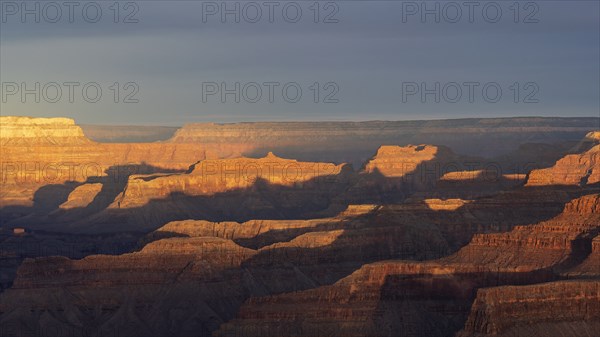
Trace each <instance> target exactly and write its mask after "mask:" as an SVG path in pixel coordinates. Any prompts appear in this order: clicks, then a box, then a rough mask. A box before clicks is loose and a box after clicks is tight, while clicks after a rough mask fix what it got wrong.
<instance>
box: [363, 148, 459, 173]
mask: <svg viewBox="0 0 600 337" xmlns="http://www.w3.org/2000/svg"><path fill="white" fill-rule="evenodd" d="M452 156H453V153H452V152H451V151H450V150H449V149H447V148H444V147H438V146H432V145H408V146H396V145H384V146H381V147H380V148H379V149H378V150H377V154H376V155H375V156H374V157H373V158H372V159H371V160H369V162H368V163H367V164H366V165H365V168H364V172H365V173H374V172H379V173H380V174H382V175H383V176H385V177H390V178H398V177H403V176H405V175H408V174H412V173H414V172H415V171H416V170H418V169H419V165H423V164H425V163H427V162H432V161H440V160H448V159H450V157H452Z"/></svg>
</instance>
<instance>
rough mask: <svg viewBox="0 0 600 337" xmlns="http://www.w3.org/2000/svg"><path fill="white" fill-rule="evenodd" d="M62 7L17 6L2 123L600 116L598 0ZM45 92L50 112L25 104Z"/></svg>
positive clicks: (6, 38) (1, 54)
mask: <svg viewBox="0 0 600 337" xmlns="http://www.w3.org/2000/svg"><path fill="white" fill-rule="evenodd" d="M14 4H18V6H16V7H15V6H14ZM55 4H56V6H53V5H51V6H47V3H45V2H33V1H31V2H26V3H25V4H24V6H28V7H22V5H23V2H10V1H2V6H3V7H2V10H3V11H2V18H1V19H2V21H1V22H2V23H1V29H0V38H1V43H2V47H1V50H0V59H1V62H0V66H1V72H0V73H1V75H0V76H1V80H2V85H3V86H2V93H3V97H2V103H1V109H2V114H3V115H27V116H38V117H41V116H57V115H60V116H65V117H71V118H74V119H76V120H77V122H79V123H93V124H150V125H173V126H179V125H182V124H184V123H188V122H194V121H211V122H237V121H290V120H407V119H440V118H441V119H443V118H461V117H499V116H561V115H565V114H568V115H569V116H590V117H595V116H598V115H599V111H600V105H599V104H600V103H599V95H598V93H599V91H600V87H599V82H598V78H599V77H600V68H599V62H598V60H599V59H600V51H599V50H600V49H599V41H600V36H599V31H600V27H599V25H598V22H599V15H600V14H599V13H600V8H599V3H598V2H597V1H536V2H520V3H518V6H517V5H515V4H514V3H513V2H511V1H498V2H492V3H489V2H488V3H486V2H482V3H479V2H475V3H473V4H472V5H471V6H469V5H465V4H463V3H462V2H434V1H431V2H407V1H403V2H401V1H398V2H395V1H336V2H320V3H318V4H316V5H315V3H313V2H311V1H296V2H282V3H275V4H274V5H271V6H269V5H268V4H265V3H264V2H250V5H248V3H247V2H235V1H220V2H200V1H137V2H135V3H128V2H120V3H119V6H116V7H115V5H114V3H113V2H109V1H100V2H95V3H94V4H95V5H93V6H92V5H86V3H79V5H77V6H73V7H72V8H70V7H69V6H67V5H64V4H62V3H60V2H58V3H55ZM36 6H39V8H38V9H36ZM236 6H237V7H236ZM436 6H438V7H436ZM117 7H118V8H117ZM436 8H437V9H436ZM27 10H29V11H30V12H29V14H27V13H28V12H27ZM228 11H229V12H228ZM59 14H60V15H59ZM36 20H38V21H39V22H36ZM438 21H439V22H438ZM23 83H24V84H25V86H24V88H22V87H21V85H22V84H23ZM36 83H39V86H40V88H39V89H37V91H38V96H39V97H37V99H38V100H39V103H37V102H36V96H35V95H34V94H27V95H25V96H22V94H23V93H24V91H26V90H27V89H29V90H33V91H35V90H36V89H35V88H36ZM65 83H67V84H65ZM68 83H74V84H72V85H71V86H70V85H69V84H68ZM90 83H91V84H90ZM115 83H117V84H116V85H115ZM269 83H270V84H269ZM436 83H437V85H439V88H437V89H436ZM469 83H471V84H469ZM15 84H16V86H15ZM86 84H89V85H88V86H87V87H86ZM222 84H224V86H223V87H222V86H221V85H222ZM215 85H216V86H215ZM236 85H239V88H238V89H236ZM83 88H85V89H86V93H84V92H83ZM98 88H100V90H101V96H99V97H97V89H98ZM117 88H118V89H117ZM22 89H25V90H22ZM222 89H223V90H222ZM284 89H285V90H284ZM58 90H60V93H61V95H60V97H59V96H58ZM70 90H72V91H71V93H72V97H69V93H70ZM227 90H229V91H227ZM236 90H237V95H238V97H236V94H235V92H236ZM427 90H429V91H427ZM459 90H460V91H459ZM436 91H437V95H438V97H436V94H435V93H436ZM223 92H229V93H228V94H225V95H224V96H223V97H222V96H221V94H222V93H223ZM425 92H429V93H428V94H425V95H424V96H422V94H423V93H425ZM236 99H237V100H238V101H239V102H237V101H236ZM436 99H437V101H436ZM438 101H439V102H438ZM315 102H316V103H315Z"/></svg>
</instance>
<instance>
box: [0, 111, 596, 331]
mask: <svg viewBox="0 0 600 337" xmlns="http://www.w3.org/2000/svg"><path fill="white" fill-rule="evenodd" d="M0 118H1V119H0V122H1V127H2V136H1V137H0V141H1V142H0V144H1V145H2V160H1V161H2V171H1V172H0V173H1V177H2V192H1V193H0V215H1V218H2V221H0V253H1V255H0V261H1V262H2V267H3V268H2V272H1V273H0V285H1V287H0V290H1V292H0V328H1V329H0V335H1V336H4V335H6V336H13V335H17V336H18V335H27V336H46V335H49V334H51V335H56V336H79V335H81V336H157V337H158V336H211V335H212V336H365V337H366V336H369V337H370V336H423V337H425V336H427V337H430V336H431V337H435V336H457V337H470V336H472V337H475V336H477V337H484V336H485V337H488V336H490V337H491V336H504V337H508V336H525V335H527V336H539V337H549V336H556V337H562V336H593V335H594V333H596V332H597V331H599V328H600V235H599V234H600V161H599V160H600V131H598V129H599V127H598V126H599V125H598V123H599V122H600V120H598V119H577V118H566V119H557V118H548V119H544V118H524V119H519V118H515V119H478V120H445V121H414V122H356V123H350V122H330V123H329V122H327V123H238V124H192V125H187V126H185V127H183V128H181V129H177V130H172V129H169V128H157V129H151V128H150V129H149V128H146V129H144V128H140V131H139V132H138V133H136V132H133V133H132V136H131V138H127V137H125V136H121V135H120V133H121V132H125V130H121V129H118V128H117V129H115V130H114V131H111V130H112V129H110V128H108V127H104V128H99V127H98V128H96V129H94V127H93V126H88V127H84V128H81V127H79V126H77V125H76V124H75V122H74V121H73V120H69V119H63V118H60V119H38V118H35V119H34V118H26V117H0ZM594 123H595V124H594ZM86 129H88V130H95V133H94V131H92V132H91V134H95V137H97V139H96V140H99V139H101V138H102V137H104V138H103V139H105V140H106V139H112V140H123V139H132V140H134V141H138V140H145V141H147V140H149V139H153V138H161V139H156V140H157V141H155V142H146V143H142V142H138V143H102V142H97V141H96V140H91V139H89V138H88V137H87V133H84V131H85V130H86ZM5 130H6V132H5ZM170 132H173V135H172V136H171V138H169V139H166V135H167V134H168V133H170ZM531 140H535V141H536V142H535V143H531V142H530V141H531ZM491 144H498V146H497V147H496V148H494V150H486V149H490V148H492V147H493V146H492V145H491ZM486 151H487V152H486ZM292 158H293V159H292ZM17 229H19V231H17Z"/></svg>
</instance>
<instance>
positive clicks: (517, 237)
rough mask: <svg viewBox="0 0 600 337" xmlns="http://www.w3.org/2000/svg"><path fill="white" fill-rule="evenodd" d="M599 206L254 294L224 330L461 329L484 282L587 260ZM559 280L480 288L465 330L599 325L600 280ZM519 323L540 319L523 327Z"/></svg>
mask: <svg viewBox="0 0 600 337" xmlns="http://www.w3.org/2000/svg"><path fill="white" fill-rule="evenodd" d="M599 204H600V197H599V196H598V195H597V194H591V195H586V196H584V197H582V198H578V199H576V200H573V201H572V202H570V203H569V204H567V205H566V206H565V208H564V211H563V212H562V213H561V214H560V215H558V216H557V217H555V218H553V219H551V220H548V221H545V222H542V223H539V224H536V225H533V226H519V227H516V228H515V229H513V230H512V231H510V232H508V233H501V234H477V235H475V236H474V237H473V240H472V241H471V242H470V243H469V244H468V245H467V246H465V247H463V248H462V249H460V250H459V251H458V252H457V253H455V254H453V255H451V256H449V257H446V258H441V259H439V260H434V261H427V262H414V261H389V262H377V263H373V264H367V265H364V266H363V267H362V268H360V269H359V270H358V271H356V272H354V273H353V274H352V275H350V276H348V277H346V278H344V279H342V280H340V281H338V282H336V283H335V284H333V285H331V286H325V287H320V288H315V289H311V290H306V291H302V292H299V293H289V294H282V295H276V296H268V297H258V298H254V297H253V298H250V299H249V300H247V301H246V302H245V303H244V305H243V306H242V308H241V309H240V311H239V312H238V314H237V316H236V319H234V320H232V321H230V322H228V323H226V324H224V325H222V326H221V327H220V329H219V331H218V332H217V335H220V336H235V335H238V334H239V333H241V332H244V333H249V335H251V336H261V335H268V334H273V333H274V334H280V335H294V334H297V335H301V336H314V335H327V333H328V332H332V333H335V334H341V335H347V336H388V335H399V336H405V335H406V336H452V335H453V334H454V332H456V331H458V330H460V329H461V328H462V324H464V322H465V321H467V316H468V313H469V307H470V305H471V302H472V301H473V299H474V298H475V292H476V290H477V289H478V288H486V287H494V286H500V285H505V284H515V285H520V284H531V283H537V282H547V281H552V280H555V279H557V278H559V277H560V273H561V272H563V271H565V270H570V268H573V266H578V265H579V264H580V263H581V262H582V261H584V260H585V259H586V257H587V255H588V254H590V252H589V251H588V247H589V245H590V243H591V241H592V238H594V236H597V235H598V232H599V231H600V213H598V208H597V207H598V205H599ZM584 263H585V262H584ZM556 284H557V285H556V287H555V286H552V283H549V284H548V286H524V287H500V288H491V289H490V290H489V291H488V290H485V289H484V290H480V291H479V292H478V293H477V294H478V295H477V300H476V304H475V305H474V307H473V311H471V314H470V316H469V319H468V321H467V325H466V327H465V331H464V332H463V333H464V334H463V335H462V336H488V334H490V335H491V334H492V333H497V332H499V331H505V330H506V331H509V332H508V333H507V334H506V336H518V335H515V333H516V332H515V331H517V332H518V331H521V332H523V331H532V333H533V334H532V336H546V335H545V334H544V331H546V332H547V331H550V330H552V324H553V322H554V323H559V322H561V321H565V322H574V323H573V327H574V328H577V329H583V330H581V331H594V330H593V327H595V326H597V325H598V323H599V319H600V316H599V313H598V309H597V307H598V306H597V304H598V303H600V302H598V282H588V283H586V282H584V283H581V282H567V283H556ZM494 289H498V290H497V291H496V290H494ZM513 289H516V290H515V291H513ZM555 291H556V292H557V294H553V292H555ZM531 292H532V293H531ZM491 293H494V294H496V296H491V295H487V294H491ZM519 294H522V295H519ZM480 296H481V298H480ZM574 298H577V300H575V301H572V300H571V299H574ZM478 301H479V302H478ZM497 301H499V302H497ZM547 301H548V302H547ZM483 302H484V303H485V304H482V303H483ZM527 303H532V304H527ZM546 303H548V305H550V306H551V307H552V308H555V309H554V310H558V308H560V307H562V306H564V308H563V309H562V311H561V315H560V317H555V315H554V314H553V312H554V310H545V309H543V308H544V306H545V305H546ZM591 306H596V309H593V308H591ZM571 307H572V308H573V310H569V309H565V308H571ZM496 310H499V311H500V312H501V314H499V315H496V313H497V311H496ZM512 310H515V311H514V312H513V311H512ZM512 315H518V317H519V320H521V321H519V320H515V319H513V318H512ZM398 317H401V319H398ZM519 322H523V324H525V323H528V324H531V323H532V322H533V323H534V324H535V327H534V328H531V327H530V328H529V329H531V330H527V329H524V328H520V327H519V326H520V324H521V323H519ZM545 322H550V323H551V324H549V325H544V324H546V323H545ZM568 324H571V323H568ZM511 329H512V330H511ZM519 329H520V330H519ZM575 331H578V330H575ZM583 335H584V334H583ZM502 336H504V335H502ZM556 336H562V335H561V334H557V335H556Z"/></svg>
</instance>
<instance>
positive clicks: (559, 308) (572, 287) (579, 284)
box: [457, 280, 600, 337]
mask: <svg viewBox="0 0 600 337" xmlns="http://www.w3.org/2000/svg"><path fill="white" fill-rule="evenodd" d="M598 303H600V281H583V280H578V281H558V282H549V283H543V284H535V285H527V286H503V287H494V288H488V289H480V290H479V291H478V292H477V297H476V299H475V302H474V303H473V306H472V308H471V313H470V315H469V318H468V319H467V322H466V324H465V328H464V329H463V330H462V331H461V332H459V333H458V334H457V337H487V336H490V337H491V336H497V337H503V336H557V337H561V336H565V337H566V336H592V335H595V334H594V333H593V331H596V332H597V331H599V330H598V328H600V305H598Z"/></svg>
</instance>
